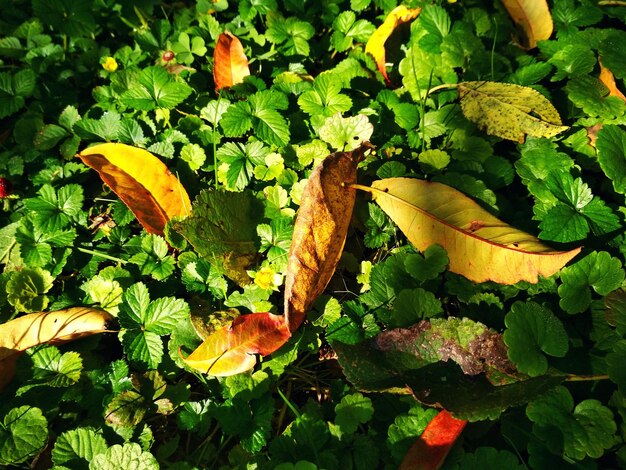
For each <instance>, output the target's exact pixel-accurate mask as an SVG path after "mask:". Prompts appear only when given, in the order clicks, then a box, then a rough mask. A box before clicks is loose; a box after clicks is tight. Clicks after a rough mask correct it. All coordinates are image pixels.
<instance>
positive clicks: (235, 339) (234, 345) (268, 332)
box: [183, 312, 291, 377]
mask: <svg viewBox="0 0 626 470" xmlns="http://www.w3.org/2000/svg"><path fill="white" fill-rule="evenodd" d="M290 336H291V333H290V332H289V330H288V328H287V325H286V324H285V321H284V318H283V316H282V315H274V314H271V313H266V312H264V313H252V314H250V315H242V316H240V317H237V318H236V319H235V320H234V321H233V322H232V323H231V324H230V325H228V326H226V327H222V328H220V329H219V330H217V331H215V332H214V333H213V334H211V335H210V336H209V337H208V338H206V339H205V340H204V342H203V343H202V344H201V345H200V346H198V348H197V349H196V350H195V351H194V352H192V353H191V354H190V355H189V356H188V357H187V358H186V359H185V358H183V361H185V364H187V365H188V366H189V367H191V368H193V369H196V370H198V371H200V372H204V373H206V374H209V375H215V376H221V377H224V376H228V375H235V374H240V373H242V372H245V371H247V370H249V369H252V368H253V367H254V365H255V364H256V354H261V355H262V356H265V355H267V354H271V353H273V352H274V351H276V350H277V349H278V348H280V347H281V346H282V345H283V344H285V343H286V342H287V340H288V339H289V337H290Z"/></svg>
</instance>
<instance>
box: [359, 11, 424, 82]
mask: <svg viewBox="0 0 626 470" xmlns="http://www.w3.org/2000/svg"><path fill="white" fill-rule="evenodd" d="M421 11H422V9H421V8H407V7H405V6H404V5H400V6H398V7H396V8H394V9H393V10H391V12H390V13H389V14H388V15H387V17H386V18H385V21H384V22H383V24H381V25H380V26H379V27H378V28H377V29H376V31H374V33H373V34H372V35H371V36H370V38H369V39H368V41H367V44H366V45H365V52H366V53H368V54H371V55H372V57H373V58H374V60H375V61H376V66H377V67H378V70H379V71H380V73H381V74H382V75H383V77H384V78H385V82H386V83H387V84H388V85H389V76H388V75H387V67H386V59H385V57H386V52H385V42H387V39H389V36H391V34H392V33H393V32H394V30H395V29H396V28H397V27H398V26H399V25H401V24H402V23H407V22H409V21H411V20H413V19H415V18H417V16H418V15H419V14H420V12H421Z"/></svg>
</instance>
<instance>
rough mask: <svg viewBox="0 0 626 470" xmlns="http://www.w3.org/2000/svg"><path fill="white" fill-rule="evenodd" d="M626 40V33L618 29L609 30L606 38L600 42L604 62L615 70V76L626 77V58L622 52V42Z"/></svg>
mask: <svg viewBox="0 0 626 470" xmlns="http://www.w3.org/2000/svg"><path fill="white" fill-rule="evenodd" d="M625 40H626V33H624V31H620V30H617V29H610V30H607V34H606V37H605V39H604V40H603V41H602V42H601V43H600V47H599V52H600V56H601V57H602V63H603V64H604V66H605V67H607V68H608V69H609V70H611V71H612V72H613V74H614V75H615V77H617V78H621V79H624V78H626V59H624V55H623V54H620V44H623V43H624V42H623V41H625Z"/></svg>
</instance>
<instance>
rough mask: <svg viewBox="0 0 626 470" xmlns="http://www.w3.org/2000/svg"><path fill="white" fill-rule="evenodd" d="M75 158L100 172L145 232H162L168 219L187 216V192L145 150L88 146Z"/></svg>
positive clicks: (188, 208)
mask: <svg viewBox="0 0 626 470" xmlns="http://www.w3.org/2000/svg"><path fill="white" fill-rule="evenodd" d="M77 157H78V158H80V159H81V160H82V161H83V163H85V164H86V165H88V166H90V167H91V168H93V169H94V170H96V171H97V172H98V173H99V174H100V178H102V181H104V182H105V183H106V184H107V185H108V186H109V187H110V188H111V190H112V191H113V192H114V193H115V194H117V195H118V196H119V198H120V199H121V200H122V201H123V202H124V203H125V204H126V205H127V206H128V208H129V209H130V210H131V211H132V213H133V214H135V217H137V220H138V221H139V223H140V224H141V225H143V227H144V228H145V229H146V231H147V232H149V233H153V234H156V235H163V229H164V228H165V224H166V223H167V221H168V220H170V219H172V218H173V217H184V216H187V215H189V211H190V209H191V201H190V200H189V196H188V195H187V191H186V190H185V188H184V187H183V185H182V184H181V183H180V181H178V178H176V176H175V175H174V174H172V172H171V171H170V170H169V169H168V168H167V166H165V164H164V163H163V162H162V161H161V160H159V159H158V158H157V157H155V156H154V155H152V154H151V153H150V152H148V151H147V150H144V149H140V148H136V147H132V146H130V145H125V144H118V143H109V144H100V145H95V146H93V147H89V148H87V149H85V150H83V151H82V152H81V153H79V154H78V155H77Z"/></svg>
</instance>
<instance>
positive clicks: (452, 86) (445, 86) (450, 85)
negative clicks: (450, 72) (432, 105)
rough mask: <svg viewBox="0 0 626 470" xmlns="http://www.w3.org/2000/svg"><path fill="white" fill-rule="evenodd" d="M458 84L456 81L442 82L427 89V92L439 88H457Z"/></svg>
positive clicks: (435, 90) (436, 90)
mask: <svg viewBox="0 0 626 470" xmlns="http://www.w3.org/2000/svg"><path fill="white" fill-rule="evenodd" d="M458 86H459V84H458V83H444V84H443V85H437V86H434V87H432V88H431V89H430V90H428V94H429V95H430V94H433V93H436V92H438V91H439V90H447V89H450V88H457V87H458Z"/></svg>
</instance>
